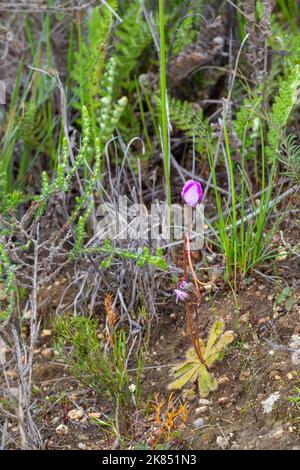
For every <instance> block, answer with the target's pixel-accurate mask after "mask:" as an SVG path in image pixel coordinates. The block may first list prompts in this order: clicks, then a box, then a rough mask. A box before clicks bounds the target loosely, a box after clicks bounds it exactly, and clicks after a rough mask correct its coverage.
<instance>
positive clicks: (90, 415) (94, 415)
mask: <svg viewBox="0 0 300 470" xmlns="http://www.w3.org/2000/svg"><path fill="white" fill-rule="evenodd" d="M101 414H102V413H100V412H99V411H95V412H93V413H89V414H88V417H89V418H91V419H99V418H100V416H101Z"/></svg>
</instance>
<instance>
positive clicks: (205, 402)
mask: <svg viewBox="0 0 300 470" xmlns="http://www.w3.org/2000/svg"><path fill="white" fill-rule="evenodd" d="M198 403H199V405H202V406H210V401H209V400H206V399H205V398H200V400H199V401H198Z"/></svg>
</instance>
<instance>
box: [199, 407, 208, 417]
mask: <svg viewBox="0 0 300 470" xmlns="http://www.w3.org/2000/svg"><path fill="white" fill-rule="evenodd" d="M207 410H208V406H206V405H204V406H199V408H196V414H197V415H201V414H203V413H206V412H207Z"/></svg>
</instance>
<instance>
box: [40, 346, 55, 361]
mask: <svg viewBox="0 0 300 470" xmlns="http://www.w3.org/2000/svg"><path fill="white" fill-rule="evenodd" d="M41 355H42V356H43V357H44V358H45V359H51V357H52V356H53V349H51V348H46V349H43V350H42V352H41Z"/></svg>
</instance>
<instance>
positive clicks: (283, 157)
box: [278, 134, 300, 184]
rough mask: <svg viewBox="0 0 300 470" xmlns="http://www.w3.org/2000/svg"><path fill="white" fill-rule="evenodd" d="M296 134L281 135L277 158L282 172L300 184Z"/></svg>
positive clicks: (299, 155) (299, 156) (299, 160)
mask: <svg viewBox="0 0 300 470" xmlns="http://www.w3.org/2000/svg"><path fill="white" fill-rule="evenodd" d="M297 140H298V138H297V136H296V135H295V134H289V135H288V136H287V137H283V139H282V143H281V146H280V150H279V157H278V160H279V161H280V162H281V163H282V164H283V172H282V173H283V174H284V175H285V176H287V177H288V178H290V179H291V180H292V181H293V182H294V183H295V184H300V145H299V144H298V143H297Z"/></svg>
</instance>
